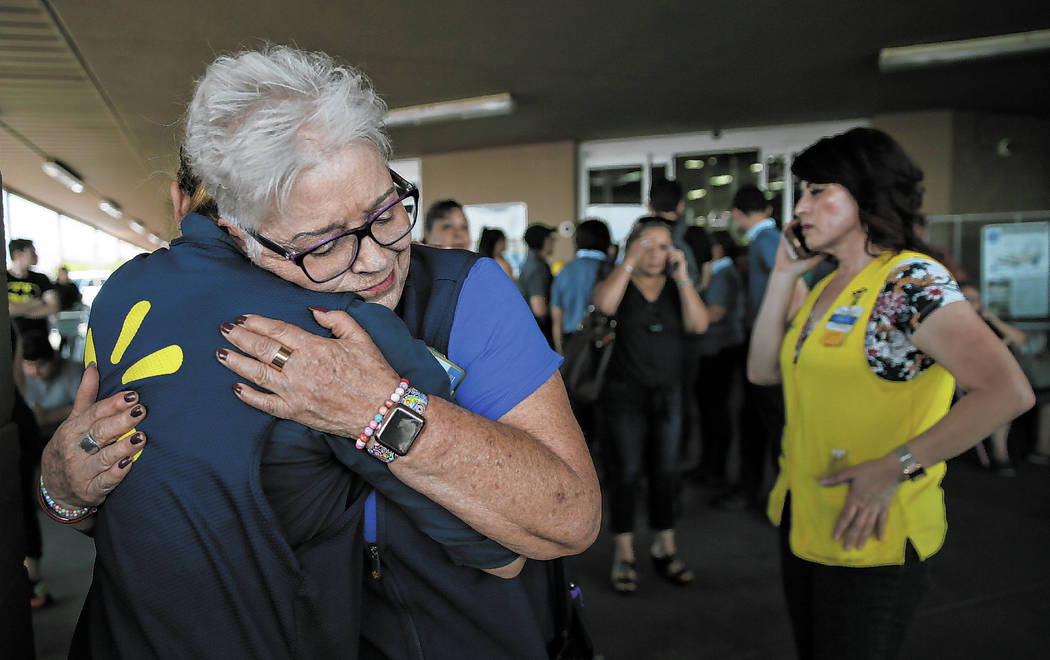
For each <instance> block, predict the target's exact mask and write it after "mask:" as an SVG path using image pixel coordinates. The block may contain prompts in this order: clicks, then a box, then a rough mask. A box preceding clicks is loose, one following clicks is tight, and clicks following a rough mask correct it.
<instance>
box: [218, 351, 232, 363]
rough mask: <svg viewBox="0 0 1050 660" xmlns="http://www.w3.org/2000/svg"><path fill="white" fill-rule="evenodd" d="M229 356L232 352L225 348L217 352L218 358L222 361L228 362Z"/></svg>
mask: <svg viewBox="0 0 1050 660" xmlns="http://www.w3.org/2000/svg"><path fill="white" fill-rule="evenodd" d="M229 354H230V352H229V351H228V350H226V349H225V348H220V349H219V350H217V351H215V355H216V357H218V358H219V359H220V360H222V361H224V362H225V361H226V356H228V355H229Z"/></svg>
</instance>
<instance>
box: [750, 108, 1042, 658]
mask: <svg viewBox="0 0 1050 660" xmlns="http://www.w3.org/2000/svg"><path fill="white" fill-rule="evenodd" d="M791 169H792V172H793V173H794V174H795V176H796V177H797V178H798V179H799V180H800V185H801V194H800V197H799V201H798V204H797V205H796V207H795V220H794V221H793V222H792V223H790V224H789V225H788V227H787V228H786V230H785V240H782V241H781V244H780V247H779V248H778V252H777V257H776V262H775V265H774V267H773V272H772V274H771V275H770V278H769V284H768V286H767V288H766V294H765V298H764V299H763V301H762V306H761V309H760V310H759V314H758V318H757V320H756V323H755V329H754V333H753V335H752V338H751V348H750V353H749V356H748V378H749V379H750V380H751V381H752V382H754V383H758V384H773V383H778V382H781V383H783V386H784V399H785V408H786V412H787V422H786V426H785V428H784V438H783V453H782V455H781V457H780V475H779V478H778V479H777V483H776V485H775V486H774V488H773V492H772V494H771V495H770V501H769V508H768V514H769V517H770V519H771V520H772V521H773V523H774V524H777V525H779V526H780V529H781V534H780V537H781V559H782V561H781V567H782V577H783V585H784V592H785V597H786V600H787V603H788V610H789V614H790V615H791V620H792V625H793V628H794V633H795V641H796V646H797V649H798V654H799V657H801V658H846V657H848V658H852V659H854V660H856V659H858V658H893V657H896V656H897V654H898V652H899V650H900V648H901V646H902V644H903V641H904V634H905V631H906V628H907V627H908V625H909V623H910V621H911V619H912V618H913V616H914V613H915V611H916V609H917V607H918V604H919V601H920V599H921V597H922V594H923V593H924V592H925V590H926V582H927V575H926V570H927V564H928V560H929V559H930V557H932V556H933V555H934V554H935V553H936V552H937V551H938V550H939V549H940V547H941V545H942V544H943V542H944V537H945V533H946V531H947V522H946V519H945V509H944V493H943V492H942V490H941V480H942V478H943V477H944V474H945V463H944V461H945V460H946V459H948V458H951V457H952V456H955V455H957V454H959V453H962V452H963V451H966V450H967V449H968V448H970V447H972V446H973V445H974V444H976V443H977V442H978V441H979V440H980V439H981V438H984V437H985V436H987V435H988V434H989V433H991V432H992V431H993V430H994V429H995V428H997V427H999V426H1001V425H1003V424H1004V423H1006V422H1007V421H1008V420H1010V419H1012V418H1013V417H1015V416H1017V415H1019V414H1020V413H1021V412H1023V411H1025V410H1027V409H1028V408H1029V407H1031V405H1032V403H1033V394H1032V390H1031V388H1030V387H1029V386H1028V383H1027V381H1026V380H1025V377H1024V375H1023V373H1022V372H1021V370H1020V368H1019V367H1018V366H1017V363H1016V362H1015V361H1014V359H1013V358H1012V357H1011V356H1010V353H1009V352H1008V351H1007V350H1006V348H1005V347H1004V346H1003V344H1002V342H1000V341H999V340H998V339H997V338H996V337H995V335H994V334H992V332H991V331H990V330H989V329H988V328H987V326H986V325H985V324H984V323H983V322H982V321H981V319H980V317H978V316H977V314H976V313H974V311H973V309H972V308H971V307H970V305H967V304H953V303H956V302H960V301H963V296H962V294H961V293H960V292H959V287H958V285H957V284H956V283H955V282H954V281H953V280H952V278H951V275H949V273H948V271H947V270H946V269H945V268H944V266H943V265H941V264H940V263H938V262H936V261H934V260H933V259H931V258H930V257H929V256H927V255H926V254H924V252H925V246H924V244H923V243H922V242H921V241H920V240H919V239H918V238H917V237H916V235H915V227H916V226H917V224H918V222H919V221H920V219H921V216H920V215H919V208H920V206H921V204H922V191H921V187H920V182H921V181H922V172H921V171H920V170H919V168H918V167H916V166H915V164H914V163H912V161H911V160H910V159H909V158H908V156H907V155H906V154H905V153H904V151H903V150H902V149H901V148H900V146H899V145H898V144H897V143H896V142H895V141H894V140H893V139H892V138H890V137H889V136H888V135H886V134H885V133H883V132H881V131H878V130H875V129H870V128H856V129H853V130H851V131H848V132H846V133H843V134H841V135H836V136H834V137H830V138H824V139H822V140H820V141H819V142H817V143H816V144H814V145H812V146H810V147H809V148H807V149H806V150H805V151H803V152H802V154H800V155H799V156H798V157H797V158H796V159H795V161H794V163H793V164H792V168H791ZM814 252H815V253H818V254H816V255H815V256H814V255H813V254H812V253H814ZM823 255H832V256H834V257H835V258H836V259H837V260H838V269H837V270H835V271H834V272H832V273H831V274H830V275H828V276H827V277H825V278H824V279H823V280H821V281H820V282H819V283H818V284H817V285H816V286H814V287H813V289H812V291H811V292H810V293H809V295H808V296H807V297H806V299H805V301H804V302H803V303H802V306H801V308H800V309H797V310H793V309H790V307H791V300H792V294H793V292H794V291H795V290H796V286H797V283H798V280H799V278H800V277H801V276H802V275H803V273H805V272H806V271H808V270H810V269H811V268H813V267H814V266H816V265H817V264H818V263H819V262H820V261H821V259H822V258H823ZM956 380H957V381H958V382H959V384H960V386H962V388H963V389H964V390H966V391H967V392H968V394H967V396H966V397H964V398H963V400H962V401H961V402H960V403H959V404H958V405H956V406H955V407H953V408H951V410H950V411H949V404H950V403H951V398H952V391H953V389H954V382H955V381H956Z"/></svg>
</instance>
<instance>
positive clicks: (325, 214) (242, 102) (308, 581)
mask: <svg viewBox="0 0 1050 660" xmlns="http://www.w3.org/2000/svg"><path fill="white" fill-rule="evenodd" d="M384 110H385V108H384V106H383V104H382V102H381V101H380V100H379V99H378V98H377V97H376V96H375V94H374V93H373V92H372V91H371V89H370V88H369V87H368V86H367V84H366V83H365V81H364V80H363V78H362V77H361V75H360V74H359V73H357V72H356V71H354V70H353V69H351V68H349V67H343V66H338V65H336V64H335V63H334V62H333V61H332V60H331V59H330V58H329V57H327V56H325V55H323V54H319V53H304V52H301V51H297V50H294V49H291V48H272V49H268V50H266V51H264V52H245V53H240V54H238V55H236V56H233V57H221V58H219V59H217V60H216V61H215V62H214V63H213V64H212V65H211V66H210V67H209V69H208V71H207V73H206V74H205V76H204V78H202V80H201V81H200V82H199V84H198V87H197V91H196V94H195V96H194V99H193V101H192V103H191V105H190V109H189V113H188V117H187V128H186V140H185V146H186V152H187V155H188V156H189V159H190V163H191V166H192V169H193V170H194V172H195V173H196V174H197V175H199V176H200V177H201V179H202V180H203V182H204V184H205V186H206V187H207V189H208V190H209V191H210V192H212V193H213V194H214V197H215V200H216V202H217V204H218V210H219V214H220V216H221V217H220V219H219V220H218V223H217V225H212V224H209V223H207V222H206V221H203V219H201V218H200V217H199V216H193V215H190V216H187V218H186V219H184V220H183V223H182V227H183V237H182V238H181V239H178V240H177V241H174V242H173V244H172V249H171V250H170V251H169V252H164V251H159V252H158V253H154V254H153V255H150V256H147V257H140V258H139V259H136V260H135V261H133V262H131V263H130V264H128V265H126V266H125V267H124V268H123V269H122V270H121V271H118V273H117V274H115V276H114V277H113V278H112V279H111V280H110V282H109V283H107V288H106V289H105V290H104V291H103V292H102V294H100V297H99V300H98V302H97V303H96V308H95V310H93V316H92V322H91V330H92V339H91V341H92V346H91V348H92V352H93V353H95V354H97V355H98V356H100V357H102V356H105V358H106V359H100V360H99V363H100V370H101V378H102V387H101V390H100V392H101V394H102V395H104V396H109V395H112V394H113V393H114V392H117V391H119V390H121V389H122V388H123V386H124V385H125V384H127V383H131V382H134V385H135V388H136V390H137V391H138V393H139V394H140V396H141V397H143V399H147V398H148V399H149V401H150V404H151V408H150V416H149V422H148V423H143V424H142V425H143V427H147V426H148V428H147V431H148V432H149V434H150V445H149V447H148V448H147V449H146V450H145V451H144V452H143V454H142V456H141V458H140V459H139V461H138V463H136V467H135V468H134V469H133V470H132V469H131V468H130V465H125V466H124V468H123V469H124V470H125V472H124V473H118V474H117V475H116V476H118V477H119V476H120V475H121V474H129V475H130V476H129V477H128V478H127V479H126V480H125V481H124V482H123V483H121V484H120V485H119V487H117V488H116V489H115V490H114V491H113V493H112V494H111V495H109V497H108V499H106V492H105V491H106V490H108V489H109V488H110V487H112V485H113V484H112V477H113V472H112V470H111V469H108V470H107V468H108V466H107V465H105V464H104V463H101V462H92V459H93V458H94V456H96V455H89V454H88V453H86V452H87V450H93V447H92V446H91V444H92V443H97V444H98V445H102V446H103V450H104V451H106V452H107V456H108V457H110V458H112V457H113V456H114V455H115V454H114V452H113V449H112V448H111V447H110V446H107V443H108V441H110V440H112V437H99V435H98V434H97V433H94V434H88V435H85V436H83V437H82V438H80V439H76V438H75V436H73V435H72V434H71V433H70V432H67V433H65V434H64V435H62V436H61V438H56V439H55V440H53V441H52V445H54V446H53V447H50V448H49V449H50V451H49V452H48V453H47V456H45V462H44V471H43V481H44V483H47V484H49V485H50V491H49V493H48V494H47V497H48V498H49V499H48V500H47V502H48V503H49V504H53V506H54V507H55V508H56V511H57V515H59V516H60V517H61V516H67V517H71V518H77V517H87V516H89V515H92V514H93V512H94V511H95V508H96V507H98V513H97V514H94V516H93V517H95V518H97V519H98V520H97V525H96V542H97V544H99V564H98V565H97V569H96V581H95V586H94V587H93V591H92V594H91V595H90V596H89V603H88V607H87V608H86V610H85V615H84V616H82V618H81V622H80V625H79V626H78V628H79V629H80V631H78V637H81V638H83V637H82V635H81V632H82V631H88V632H84V633H83V636H86V637H89V638H91V644H90V645H89V647H90V648H87V647H80V648H82V649H84V650H85V654H86V655H90V654H91V653H94V654H95V655H103V654H107V653H128V654H134V655H135V656H136V657H140V656H143V657H144V656H150V655H152V656H165V655H171V654H176V655H189V654H191V653H193V654H197V655H204V656H212V655H229V653H230V652H233V653H236V649H238V648H239V649H240V650H241V652H242V653H244V654H247V655H251V656H253V657H283V656H290V655H296V654H299V655H306V656H311V655H313V656H316V655H318V654H322V655H323V654H331V653H333V652H336V651H338V653H339V654H340V655H342V656H347V657H349V656H353V655H354V654H355V652H357V651H360V654H361V655H366V656H385V657H407V656H416V657H453V656H456V655H459V654H461V653H462V652H463V649H464V648H470V649H471V653H476V654H479V655H482V656H496V655H499V656H514V657H537V656H540V655H546V643H547V641H548V639H547V637H548V636H549V630H545V626H547V627H549V621H547V619H546V612H545V611H544V610H545V607H544V602H543V600H544V598H546V597H547V594H546V593H545V591H544V589H545V588H546V575H545V573H544V572H543V569H542V566H538V567H537V566H534V565H533V562H529V563H528V564H526V566H525V569H524V570H523V571H522V573H521V575H520V576H517V577H513V579H503V578H505V577H512V576H513V575H514V574H515V572H516V571H517V570H519V569H520V567H521V564H522V560H518V561H516V562H513V563H511V564H510V565H509V566H505V564H507V561H508V560H509V559H513V557H514V556H516V555H521V556H523V557H531V558H538V559H547V558H553V557H558V556H562V555H565V554H570V553H574V552H579V551H581V550H583V549H584V548H586V547H587V546H588V545H589V544H590V543H591V542H592V541H593V539H594V537H595V535H596V534H597V529H598V522H599V518H600V503H599V494H598V487H597V479H596V477H595V475H594V469H593V465H592V464H591V462H590V459H589V456H588V454H587V450H586V446H585V444H584V442H583V438H582V435H581V434H580V431H579V428H578V426H577V425H576V423H575V421H574V420H573V418H572V415H571V412H570V410H569V406H568V402H567V399H566V397H565V392H564V388H563V386H562V384H561V380H560V377H559V376H558V372H557V367H558V364H559V361H560V360H559V358H558V357H557V355H555V354H554V353H553V352H551V351H550V350H549V349H548V348H547V347H546V344H545V341H544V340H543V337H542V335H540V334H539V332H538V330H537V329H536V328H535V327H534V325H533V324H531V323H527V322H526V321H528V320H529V318H530V312H529V310H528V308H527V307H526V306H525V305H524V302H523V301H521V300H520V297H518V296H515V295H513V294H512V293H511V292H513V291H514V289H513V284H511V283H510V282H508V281H507V280H506V278H505V277H503V276H502V273H501V271H500V269H499V266H498V265H496V264H495V263H494V262H492V261H491V260H485V259H477V258H476V257H472V256H470V255H468V254H466V253H459V252H447V251H440V250H432V249H429V248H426V247H420V246H411V238H410V231H411V227H412V225H413V224H414V213H413V212H412V211H409V210H408V209H407V208H406V206H405V203H406V202H407V201H413V202H414V201H417V200H416V196H417V195H418V193H417V192H415V189H414V187H412V186H411V185H410V184H408V182H406V181H404V180H403V179H401V178H400V177H399V176H397V175H396V173H394V172H392V171H391V170H389V169H388V168H387V165H386V159H387V157H388V156H389V147H388V144H387V141H386V138H385V136H384V135H383V132H382V127H381V119H382V116H383V112H384ZM223 232H225V233H223ZM410 246H411V247H410ZM245 256H247V257H248V258H249V259H250V260H251V262H252V263H253V264H254V266H248V265H247V264H248V260H247V259H245ZM238 260H239V261H238ZM410 265H411V269H410ZM256 267H258V268H256ZM274 276H276V277H274ZM293 285H297V286H293ZM362 300H363V301H364V302H368V303H378V305H375V306H373V305H365V304H363V303H362V302H361V301H362ZM307 306H310V307H309V310H308V309H307ZM380 306H381V307H385V308H387V309H388V310H397V312H398V313H399V315H400V316H401V317H402V318H403V319H404V320H405V322H406V323H407V325H408V328H409V330H410V331H411V332H412V333H413V335H415V336H416V337H417V338H422V339H426V340H427V342H428V343H431V344H432V346H431V348H436V349H438V352H439V353H441V355H440V356H439V360H438V361H439V363H440V364H441V365H442V366H443V367H444V370H445V372H447V374H448V376H447V377H446V376H445V375H444V374H442V380H443V382H442V383H441V385H440V386H439V385H436V384H434V383H433V382H432V378H431V377H432V375H433V374H432V373H430V372H427V369H425V368H426V367H430V366H433V365H426V364H422V363H424V362H426V359H429V357H426V359H424V358H423V357H420V353H419V349H418V344H414V343H412V342H410V341H409V340H408V339H407V338H405V337H402V334H405V327H404V326H403V325H399V324H400V321H398V320H397V319H395V318H393V314H390V313H389V312H387V311H386V310H381V307H380ZM330 310H331V311H330ZM343 310H349V311H350V312H351V314H349V315H348V314H347V313H346V312H345V311H343ZM376 310H381V312H382V313H381V312H377V311H376ZM493 310H498V311H499V313H493ZM249 312H255V313H263V314H267V315H268V317H275V318H268V317H263V316H257V315H253V314H247V313H249ZM372 317H378V318H379V320H378V321H377V320H374V319H373V318H372ZM276 318H280V319H282V320H275V319H276ZM215 319H222V320H221V321H219V322H215ZM365 320H367V322H366V321H365ZM304 328H305V329H304ZM366 331H367V332H366ZM220 332H221V335H220V334H219V333H220ZM220 337H225V338H226V339H227V340H229V341H230V342H232V343H233V344H234V345H235V346H236V347H237V348H239V349H240V350H241V351H243V353H242V352H238V351H235V350H230V349H228V348H218V350H217V351H216V350H215V349H216V348H217V344H218V343H219V342H220ZM398 342H400V343H398ZM377 344H378V346H377ZM380 349H381V350H380ZM424 350H425V349H424ZM220 365H223V366H227V367H229V368H230V369H231V371H226V370H224V369H222V368H221V366H220ZM406 371H414V372H415V371H422V372H423V373H421V375H420V376H413V377H411V378H410V377H407V376H406ZM237 375H240V376H241V377H242V378H244V379H247V380H250V381H251V382H252V383H253V384H255V385H256V386H258V387H260V388H265V390H266V391H265V392H264V391H262V390H260V389H256V388H254V387H251V386H249V385H248V384H246V383H244V382H239V381H238V379H237ZM416 378H419V379H420V381H419V382H427V383H428V388H429V389H430V391H429V392H428V391H427V390H426V389H424V388H419V389H420V390H421V391H417V390H416V389H415V382H413V381H414V380H415V379H416ZM165 383H167V385H165ZM450 383H451V385H452V389H453V390H454V393H453V394H452V395H451V396H449V399H448V400H446V399H445V398H442V397H441V393H442V387H448V386H449V384H450ZM154 392H156V393H157V394H158V396H157V397H154V396H153V393H154ZM176 392H181V393H176ZM161 393H164V394H167V395H168V396H160V394H161ZM427 394H432V396H429V397H428V396H427ZM433 395H436V396H433ZM238 398H239V399H240V401H238V400H237V399H238ZM241 402H245V403H248V404H250V405H251V406H254V407H255V408H258V409H259V411H262V412H264V413H268V415H263V414H261V413H260V412H258V411H255V410H253V408H251V407H249V406H245V405H243V403H241ZM406 404H407V405H406ZM269 415H276V416H277V417H281V418H285V419H289V420H294V421H296V422H299V423H301V424H303V425H305V426H308V427H310V428H311V429H314V430H316V431H318V432H320V434H323V441H321V442H317V441H316V439H313V440H311V438H312V435H311V434H310V433H309V432H307V433H300V434H298V435H296V434H295V433H294V432H290V431H288V430H287V429H288V428H293V429H294V428H299V429H301V428H302V427H299V426H298V425H295V424H290V423H278V424H276V425H274V423H273V421H272V420H273V418H272V417H269ZM266 420H270V421H269V422H267V421H266ZM92 429H93V430H98V431H99V432H101V429H95V427H92ZM67 431H68V430H67ZM138 432H139V433H142V432H143V431H141V430H140V431H138ZM132 437H134V436H132ZM274 437H277V438H278V440H274ZM302 438H307V440H302ZM56 442H57V443H58V444H56ZM85 443H86V444H85ZM118 444H119V443H118ZM82 450H83V451H82ZM355 452H356V454H355ZM102 453H103V452H101V451H100V452H99V453H98V454H99V455H100V454H102ZM333 456H334V457H335V459H334V461H335V462H339V463H341V464H343V465H346V466H350V469H353V470H355V471H356V472H358V473H361V474H363V475H364V476H365V478H366V479H367V480H368V482H369V483H370V484H373V485H375V484H376V483H379V482H384V483H386V484H387V489H386V490H384V488H383V487H379V488H378V491H379V492H378V495H377V496H375V497H371V496H367V490H368V488H367V486H365V485H364V484H362V483H361V480H360V479H357V478H352V479H349V480H348V479H346V478H345V476H344V477H341V478H342V482H341V483H343V484H345V486H340V487H339V488H336V487H334V486H332V485H331V484H330V483H328V487H327V488H326V486H325V485H324V484H318V483H316V482H317V481H319V480H328V479H331V480H335V477H331V476H328V477H323V478H318V477H316V475H318V474H324V475H331V470H328V471H321V470H320V469H319V467H318V464H319V463H321V462H326V463H328V464H331V463H332V462H333ZM358 456H360V457H366V458H367V460H368V461H370V463H369V466H370V467H363V466H361V465H360V460H359V459H357V458H356V457H358ZM231 465H234V466H236V469H234V468H231V467H230V466H231ZM355 466H356V467H355ZM377 469H378V470H381V474H379V475H378V476H376V475H375V474H374V473H375V471H376V470H377ZM103 475H105V476H107V477H109V479H108V480H102V479H100V478H99V477H100V476H103ZM369 475H371V477H370V476H369ZM393 478H396V479H397V480H400V482H403V484H404V485H406V486H408V487H410V488H412V489H414V490H415V491H418V493H420V494H422V495H425V496H427V497H429V498H430V499H431V500H433V502H436V503H437V504H438V505H440V506H441V507H444V509H447V511H448V512H451V514H452V515H454V516H455V517H456V518H458V519H459V520H461V521H463V522H464V523H466V524H467V525H469V527H470V528H472V529H473V530H476V532H477V533H478V535H480V537H479V538H474V537H472V536H470V531H469V530H467V531H464V529H459V528H455V527H454V526H452V525H450V524H446V523H445V522H440V521H438V522H435V516H438V515H439V514H440V512H438V511H436V507H433V508H427V507H425V506H416V507H415V509H413V507H414V506H415V505H413V504H411V503H409V504H403V503H402V501H399V497H401V496H400V495H397V491H396V489H392V488H391V487H390V486H389V482H390V480H392V479H393ZM384 479H385V481H384ZM102 483H105V484H106V487H105V488H102V487H100V486H99V485H100V484H102ZM326 483H327V482H326ZM388 491H389V492H388ZM333 493H340V494H341V495H340V496H333ZM390 493H394V495H391V494H390ZM103 501H105V504H104V505H103ZM76 507H80V508H79V509H77V508H76ZM319 509H320V510H323V511H324V512H326V513H325V514H324V515H321V514H318V511H317V510H319ZM420 512H422V513H420ZM362 517H363V518H364V536H365V542H366V543H367V555H368V558H369V564H368V565H369V567H370V571H369V576H368V578H366V580H365V581H366V582H367V584H368V587H367V588H366V589H365V590H364V591H358V589H359V588H360V581H359V580H356V579H355V578H356V577H357V576H359V575H360V568H361V565H362V559H363V558H364V555H365V554H366V553H365V552H362V547H361V539H360V538H359V537H358V536H357V534H356V530H357V529H358V527H357V525H358V524H359V521H360V520H361V518H362ZM304 523H310V524H308V525H305V526H307V527H309V529H307V530H305V531H304V530H303V529H302V527H304ZM428 526H429V527H430V528H429V529H428ZM464 527H465V526H464ZM291 529H298V530H299V533H298V534H297V535H296V536H297V538H296V539H295V542H296V543H297V544H296V543H293V542H292V540H291V539H289V538H288V537H289V530H291ZM348 530H349V531H348ZM484 537H488V539H491V540H493V541H496V542H498V543H499V544H501V545H502V546H503V548H498V549H493V548H492V547H491V546H489V545H485V543H486V541H485V539H484ZM508 550H509V552H508ZM193 559H196V560H197V561H193ZM151 566H152V567H153V570H150V568H149V567H151ZM478 568H490V569H493V570H494V572H495V573H496V575H491V574H489V573H486V572H484V571H481V570H478ZM198 574H199V575H198ZM201 575H203V576H204V577H205V578H206V580H201ZM161 577H163V579H160V578H161ZM328 578H330V579H328ZM209 582H210V586H209V587H208V588H207V589H202V588H201V585H202V584H205V583H209ZM158 590H159V591H160V595H159V596H158V593H157V591H158ZM283 594H292V596H291V597H289V599H288V600H289V602H283V599H282V595H283ZM132 596H133V597H132ZM358 610H361V612H362V621H363V623H362V626H361V642H360V648H359V649H358V648H357V646H356V642H357V640H356V638H354V639H352V640H351V639H350V636H351V635H353V634H355V633H356V629H357V628H356V617H355V614H356V612H357V611H358ZM424 612H425V613H426V614H425V615H423V614H422V613H424ZM128 619H131V620H132V624H130V625H129V624H128V622H127V620H128ZM129 627H130V628H133V630H131V632H129V631H128V629H129ZM89 633H90V634H89ZM99 638H102V639H105V640H107V641H108V642H110V643H108V644H102V645H98V643H97V640H98V639H99Z"/></svg>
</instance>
